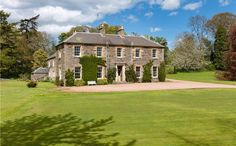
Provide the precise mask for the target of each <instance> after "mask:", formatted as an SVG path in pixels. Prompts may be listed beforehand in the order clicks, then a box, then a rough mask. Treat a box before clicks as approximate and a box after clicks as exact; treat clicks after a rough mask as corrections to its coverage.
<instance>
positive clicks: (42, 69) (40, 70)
mask: <svg viewBox="0 0 236 146" xmlns="http://www.w3.org/2000/svg"><path fill="white" fill-rule="evenodd" d="M32 73H33V74H47V73H48V68H46V67H39V68H37V69H36V70H34V71H33V72H32Z"/></svg>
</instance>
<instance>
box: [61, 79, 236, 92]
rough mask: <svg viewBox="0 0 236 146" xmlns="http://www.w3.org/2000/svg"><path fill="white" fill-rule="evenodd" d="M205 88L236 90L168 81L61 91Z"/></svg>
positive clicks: (209, 84) (196, 83)
mask: <svg viewBox="0 0 236 146" xmlns="http://www.w3.org/2000/svg"><path fill="white" fill-rule="evenodd" d="M204 88H235V89H236V86H235V85H224V84H214V83H201V82H192V81H180V80H172V79H171V80H170V79H169V80H167V82H157V83H127V84H112V85H96V86H81V87H61V88H60V89H61V90H63V91H67V92H123V91H151V90H173V89H204Z"/></svg>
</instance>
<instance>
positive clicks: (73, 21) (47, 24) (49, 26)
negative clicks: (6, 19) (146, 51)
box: [0, 0, 140, 35]
mask: <svg viewBox="0 0 236 146" xmlns="http://www.w3.org/2000/svg"><path fill="white" fill-rule="evenodd" d="M139 2H140V0H137V1H134V0H119V1H117V0H67V1H65V0H38V1H36V0H24V1H23V0H0V8H1V9H3V10H5V11H7V12H10V13H11V16H10V20H11V21H19V20H20V19H23V18H29V17H32V16H35V15H37V14H40V17H39V29H40V30H45V31H46V32H50V33H53V35H57V34H59V33H61V32H63V31H64V30H67V29H68V28H69V27H70V26H75V25H80V24H82V25H86V24H89V23H92V22H94V21H96V20H99V19H102V18H103V17H104V16H106V15H110V14H115V13H118V12H120V11H122V10H125V9H129V8H132V7H133V6H134V5H136V4H137V3H139ZM129 19H132V20H133V21H134V20H135V21H136V20H138V18H136V17H134V16H133V17H132V16H131V17H129ZM47 30H48V31H47Z"/></svg>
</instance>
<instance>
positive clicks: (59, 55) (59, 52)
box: [58, 50, 61, 59]
mask: <svg viewBox="0 0 236 146" xmlns="http://www.w3.org/2000/svg"><path fill="white" fill-rule="evenodd" d="M58 58H59V59H60V58H61V51H60V50H58Z"/></svg>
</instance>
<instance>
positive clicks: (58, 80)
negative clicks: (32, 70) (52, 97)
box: [54, 76, 60, 86]
mask: <svg viewBox="0 0 236 146" xmlns="http://www.w3.org/2000/svg"><path fill="white" fill-rule="evenodd" d="M54 83H55V85H56V86H60V78H59V77H58V76H56V78H55V82H54Z"/></svg>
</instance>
